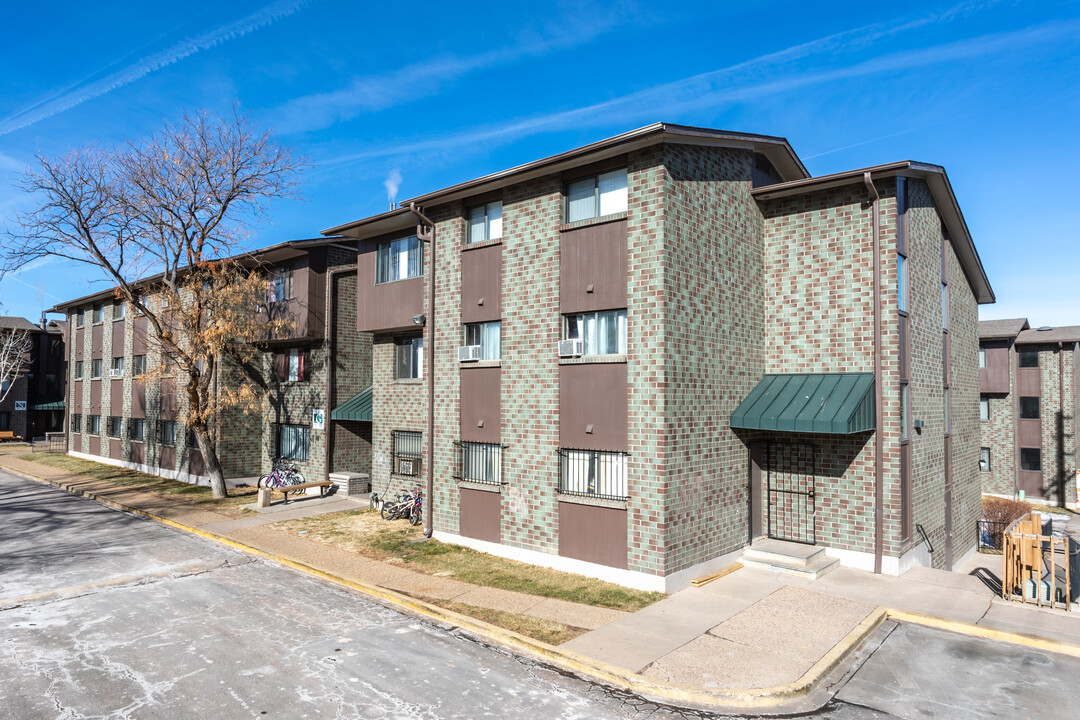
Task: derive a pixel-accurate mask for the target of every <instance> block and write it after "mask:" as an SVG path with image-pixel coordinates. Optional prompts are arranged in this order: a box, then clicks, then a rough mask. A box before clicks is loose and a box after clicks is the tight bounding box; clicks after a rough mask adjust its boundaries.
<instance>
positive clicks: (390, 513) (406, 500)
mask: <svg viewBox="0 0 1080 720" xmlns="http://www.w3.org/2000/svg"><path fill="white" fill-rule="evenodd" d="M379 513H380V514H381V515H382V517H383V520H397V519H398V518H408V520H409V522H410V523H411V524H413V525H419V524H420V523H421V522H422V521H423V519H424V492H423V490H421V489H420V488H416V489H415V490H413V491H411V492H405V493H398V496H397V500H396V501H390V500H384V501H383V503H382V509H381V510H380V511H379Z"/></svg>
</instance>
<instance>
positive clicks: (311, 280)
mask: <svg viewBox="0 0 1080 720" xmlns="http://www.w3.org/2000/svg"><path fill="white" fill-rule="evenodd" d="M304 274H305V275H307V295H306V298H307V310H308V311H307V316H308V321H307V325H308V328H307V329H308V336H309V337H313V338H321V337H323V336H324V334H325V332H326V248H312V249H311V250H309V251H308V256H307V271H306V272H305V273H304ZM297 297H301V296H300V294H299V293H297Z"/></svg>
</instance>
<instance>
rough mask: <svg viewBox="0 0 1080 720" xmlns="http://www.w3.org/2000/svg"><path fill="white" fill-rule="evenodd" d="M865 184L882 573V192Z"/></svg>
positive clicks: (869, 181)
mask: <svg viewBox="0 0 1080 720" xmlns="http://www.w3.org/2000/svg"><path fill="white" fill-rule="evenodd" d="M863 183H864V184H865V185H866V189H867V191H869V193H870V201H871V204H872V206H873V235H874V573H875V574H877V575H880V574H881V561H882V555H883V554H884V544H885V543H884V536H883V527H882V524H883V523H882V516H883V509H882V507H881V506H882V504H883V502H884V500H885V488H884V487H883V476H884V474H885V463H884V458H883V457H882V454H883V453H884V451H885V438H884V436H883V434H882V433H883V430H884V427H883V422H884V408H882V402H883V396H884V394H883V393H882V390H881V207H880V204H879V201H880V200H881V195H879V194H878V191H877V188H876V187H874V180H873V178H872V173H871V172H869V171H867V172H865V173H863Z"/></svg>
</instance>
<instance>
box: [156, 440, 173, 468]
mask: <svg viewBox="0 0 1080 720" xmlns="http://www.w3.org/2000/svg"><path fill="white" fill-rule="evenodd" d="M158 466H159V467H161V468H162V469H164V470H175V469H176V448H175V447H173V446H172V445H163V446H162V448H161V458H160V460H159V461H158Z"/></svg>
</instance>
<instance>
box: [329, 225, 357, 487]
mask: <svg viewBox="0 0 1080 720" xmlns="http://www.w3.org/2000/svg"><path fill="white" fill-rule="evenodd" d="M332 247H338V248H344V247H345V246H343V245H333V246H332ZM348 249H349V250H354V248H348ZM350 272H356V266H355V265H350V266H347V267H343V268H337V269H336V270H328V271H327V272H326V305H325V306H324V307H325V308H326V321H325V323H324V325H323V354H324V355H325V356H326V358H325V360H326V389H325V391H324V393H323V397H324V398H326V415H325V416H324V421H325V424H324V426H323V427H324V428H325V429H324V430H323V432H325V433H326V452H325V453H324V454H325V455H326V457H324V458H323V475H325V476H326V479H327V480H329V479H330V458H331V456H332V455H333V453H334V430H333V427H332V426H331V424H330V423H331V422H333V421H332V420H331V419H330V413H331V412H332V411H333V408H331V407H330V388H332V387H333V386H334V379H333V374H334V361H333V356H334V350H335V349H336V348H337V344H336V342H335V340H336V338H335V337H334V334H333V332H331V328H333V326H334V316H335V314H336V312H337V296H336V295H335V294H334V280H335V279H336V278H337V276H338V275H344V274H346V273H350Z"/></svg>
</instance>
